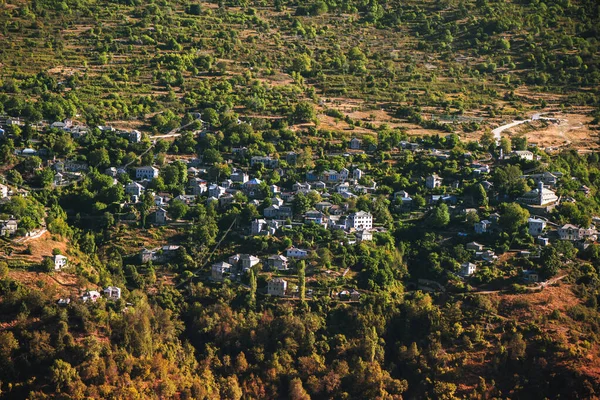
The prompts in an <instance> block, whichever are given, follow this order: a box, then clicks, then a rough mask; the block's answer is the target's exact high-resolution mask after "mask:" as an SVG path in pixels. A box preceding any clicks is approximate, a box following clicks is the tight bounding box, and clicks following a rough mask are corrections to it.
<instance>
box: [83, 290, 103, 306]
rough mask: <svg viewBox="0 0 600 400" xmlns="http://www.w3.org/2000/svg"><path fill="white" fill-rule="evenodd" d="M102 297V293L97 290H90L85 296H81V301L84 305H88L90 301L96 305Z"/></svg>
mask: <svg viewBox="0 0 600 400" xmlns="http://www.w3.org/2000/svg"><path fill="white" fill-rule="evenodd" d="M100 297H101V296H100V292H98V291H97V290H88V291H86V292H85V293H84V294H83V296H81V300H82V301H83V302H84V303H87V302H88V301H91V302H92V303H95V302H96V301H97V300H98V299H99V298H100Z"/></svg>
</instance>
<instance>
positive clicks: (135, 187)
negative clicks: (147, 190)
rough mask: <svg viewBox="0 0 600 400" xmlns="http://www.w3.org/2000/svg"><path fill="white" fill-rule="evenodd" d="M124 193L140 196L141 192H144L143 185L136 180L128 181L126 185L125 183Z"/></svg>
mask: <svg viewBox="0 0 600 400" xmlns="http://www.w3.org/2000/svg"><path fill="white" fill-rule="evenodd" d="M125 193H126V194H128V195H130V196H138V197H140V196H141V195H142V193H144V186H142V185H140V184H139V183H137V182H130V183H128V184H127V185H125Z"/></svg>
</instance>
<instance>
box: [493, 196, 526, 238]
mask: <svg viewBox="0 0 600 400" xmlns="http://www.w3.org/2000/svg"><path fill="white" fill-rule="evenodd" d="M500 209H501V214H500V220H499V221H498V223H499V224H500V226H501V227H502V229H503V230H504V231H505V232H508V233H513V232H516V231H518V230H519V229H520V228H521V227H522V226H523V225H525V224H526V223H527V219H528V218H529V211H527V210H526V209H524V208H523V207H521V206H520V205H519V204H517V203H504V204H502V205H501V207H500Z"/></svg>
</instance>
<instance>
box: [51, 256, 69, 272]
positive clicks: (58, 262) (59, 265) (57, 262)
mask: <svg viewBox="0 0 600 400" xmlns="http://www.w3.org/2000/svg"><path fill="white" fill-rule="evenodd" d="M66 266H67V257H65V256H63V255H61V254H57V255H55V256H54V269H55V270H56V271H59V270H61V269H63V268H64V267H66Z"/></svg>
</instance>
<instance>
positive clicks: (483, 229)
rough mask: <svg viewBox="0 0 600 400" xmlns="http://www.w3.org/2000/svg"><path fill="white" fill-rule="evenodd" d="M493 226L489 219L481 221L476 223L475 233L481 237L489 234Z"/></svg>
mask: <svg viewBox="0 0 600 400" xmlns="http://www.w3.org/2000/svg"><path fill="white" fill-rule="evenodd" d="M491 226H492V222H491V221H488V220H487V219H484V220H483V221H479V222H476V223H475V225H474V227H475V233H477V234H478V235H481V234H483V233H487V232H489V231H490V227H491Z"/></svg>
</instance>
